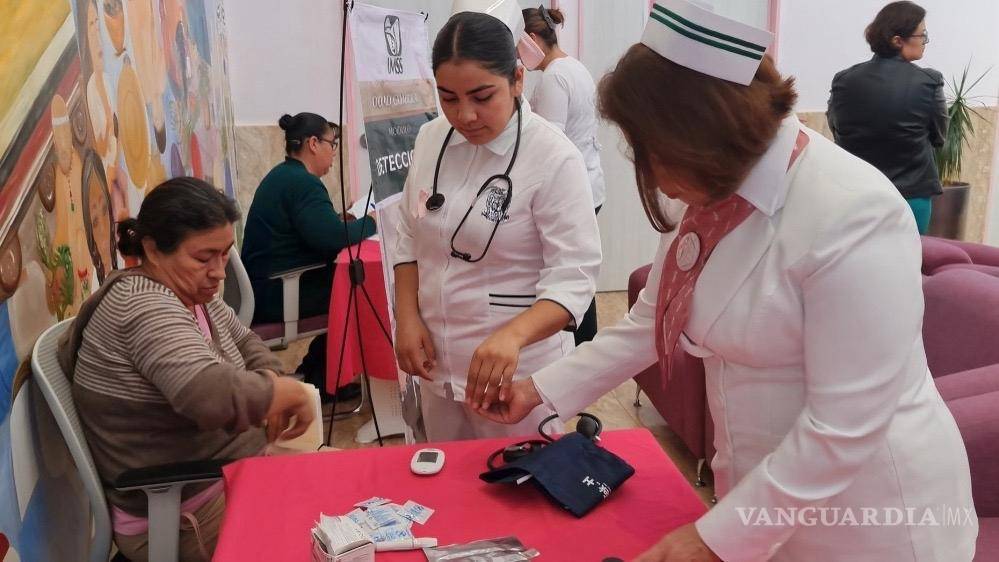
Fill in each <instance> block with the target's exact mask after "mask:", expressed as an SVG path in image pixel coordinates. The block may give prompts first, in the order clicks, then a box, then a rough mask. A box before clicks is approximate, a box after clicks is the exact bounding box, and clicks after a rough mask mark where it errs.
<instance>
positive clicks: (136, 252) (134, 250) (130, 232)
mask: <svg viewBox="0 0 999 562" xmlns="http://www.w3.org/2000/svg"><path fill="white" fill-rule="evenodd" d="M118 251H119V252H121V254H122V255H123V256H138V257H141V256H142V232H141V229H140V227H139V221H138V220H136V219H134V218H127V219H125V220H123V221H121V222H119V223H118Z"/></svg>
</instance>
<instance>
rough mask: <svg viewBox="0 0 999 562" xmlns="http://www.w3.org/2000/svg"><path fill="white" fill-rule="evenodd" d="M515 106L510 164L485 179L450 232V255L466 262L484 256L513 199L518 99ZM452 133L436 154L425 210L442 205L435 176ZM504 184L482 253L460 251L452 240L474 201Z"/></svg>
mask: <svg viewBox="0 0 999 562" xmlns="http://www.w3.org/2000/svg"><path fill="white" fill-rule="evenodd" d="M514 103H515V104H516V106H517V141H516V142H515V143H514V145H513V156H512V157H511V158H510V164H509V165H508V166H507V167H506V171H505V172H503V173H502V174H496V175H494V176H491V177H490V178H489V179H487V180H486V181H485V182H484V183H483V184H482V187H480V188H479V191H478V192H476V193H475V198H473V199H472V203H471V204H470V205H469V206H468V210H467V211H465V216H463V217H461V222H459V223H458V226H457V227H455V229H454V233H453V234H451V257H453V258H458V259H460V260H464V261H467V262H468V263H475V262H477V261H481V260H482V258H484V257H486V252H488V251H489V246H490V245H491V244H492V243H493V237H494V236H496V229H498V228H499V225H500V222H502V221H503V217H504V216H505V215H506V211H507V209H509V208H510V201H511V200H512V199H513V180H512V179H511V178H510V171H511V170H513V165H514V163H515V162H516V161H517V152H518V151H519V150H520V127H521V122H520V119H521V117H520V100H519V99H517V100H514ZM453 134H454V127H451V130H449V131H448V132H447V136H445V137H444V143H443V144H442V145H441V151H440V153H439V154H438V155H437V166H436V167H435V168H434V185H433V188H432V194H431V195H430V197H428V198H427V210H428V211H430V212H435V211H439V210H440V209H441V207H443V206H444V194H443V193H439V192H438V191H437V177H438V176H439V175H440V172H441V162H442V161H443V160H444V152H445V151H446V150H447V147H448V143H449V142H450V141H451V135H453ZM502 183H505V184H506V196H505V197H504V198H503V204H502V205H501V206H500V210H499V215H498V216H497V217H496V219H495V223H494V224H493V231H492V233H491V234H490V235H489V240H487V241H486V247H485V248H483V249H482V254H480V255H479V257H477V258H475V259H472V254H470V253H468V252H462V251H461V250H459V249H457V248H455V247H454V240H455V238H456V237H457V236H458V232H460V231H461V227H463V226H465V221H466V220H468V216H469V215H470V214H472V209H473V208H475V203H476V202H477V201H478V200H479V197H480V196H481V195H482V192H484V191H485V190H486V188H490V187H496V186H497V184H502Z"/></svg>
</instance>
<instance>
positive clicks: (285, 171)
mask: <svg viewBox="0 0 999 562" xmlns="http://www.w3.org/2000/svg"><path fill="white" fill-rule="evenodd" d="M345 226H346V228H345ZM374 233H375V223H374V221H372V220H371V218H369V217H362V218H361V219H358V220H356V221H350V222H347V223H344V221H343V219H341V218H340V215H339V214H338V213H337V212H336V209H334V208H333V203H332V201H330V196H329V192H327V191H326V186H324V185H323V182H322V181H320V179H319V178H317V177H316V176H314V175H312V174H310V173H309V171H308V170H306V169H305V165H304V164H302V163H301V162H300V161H298V160H296V159H294V158H286V159H285V161H284V162H282V163H281V164H278V165H277V166H275V167H274V168H273V169H272V170H271V171H270V172H268V173H267V175H266V176H264V179H263V180H261V182H260V187H258V188H257V191H256V193H254V194H253V203H251V204H250V212H249V213H247V215H246V228H245V229H244V231H243V250H242V252H240V257H241V258H242V259H243V265H244V266H245V267H246V273H247V274H248V275H249V277H250V284H251V285H252V286H253V297H254V300H255V301H256V305H255V307H254V312H253V320H254V322H276V321H280V320H281V319H282V308H283V305H282V303H283V300H282V289H281V280H280V279H274V280H270V279H268V277H270V276H271V275H273V274H275V273H279V272H282V271H287V270H289V269H294V268H296V267H301V266H304V265H311V264H315V263H322V262H327V264H328V265H327V267H326V268H325V269H319V270H313V271H308V272H306V273H305V274H303V275H302V277H301V279H300V281H299V283H300V284H299V293H298V294H299V316H301V317H304V316H312V315H316V314H326V313H327V311H328V308H329V294H330V288H331V283H332V279H333V276H332V271H333V270H332V267H331V262H332V261H333V259H334V258H336V255H337V254H338V253H340V250H342V249H343V248H345V247H347V246H348V245H351V244H357V243H359V242H360V241H361V240H363V239H365V238H367V237H369V236H371V235H372V234H374Z"/></svg>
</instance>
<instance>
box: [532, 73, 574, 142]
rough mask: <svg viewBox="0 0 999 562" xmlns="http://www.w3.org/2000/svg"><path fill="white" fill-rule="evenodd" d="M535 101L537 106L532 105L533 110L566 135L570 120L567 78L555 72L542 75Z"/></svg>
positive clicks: (535, 93)
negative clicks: (566, 125) (567, 124)
mask: <svg viewBox="0 0 999 562" xmlns="http://www.w3.org/2000/svg"><path fill="white" fill-rule="evenodd" d="M534 101H535V102H536V104H537V105H534V104H532V106H531V110H532V111H534V112H535V113H537V114H538V115H540V116H542V117H544V118H545V119H547V120H548V122H550V123H551V124H552V125H555V126H556V127H558V129H559V130H560V131H562V132H563V133H564V132H565V124H566V122H567V121H568V119H569V82H568V81H567V80H566V78H565V76H562V75H561V74H558V73H556V72H555V71H552V72H544V73H542V76H541V83H540V84H538V87H537V89H536V90H535V92H534Z"/></svg>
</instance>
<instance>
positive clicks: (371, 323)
mask: <svg viewBox="0 0 999 562" xmlns="http://www.w3.org/2000/svg"><path fill="white" fill-rule="evenodd" d="M348 252H349V253H348ZM350 255H354V256H355V257H356V256H358V255H359V256H360V259H361V261H362V262H364V279H365V281H364V289H366V290H367V294H368V296H369V297H371V304H373V305H374V309H375V310H372V306H371V305H369V304H368V300H367V299H366V298H365V297H364V291H362V290H361V287H358V288H357V292H356V294H355V296H354V298H356V299H358V303H357V316H356V317H355V315H354V305H353V303H351V302H350V290H351V285H350V272H349V271H348V266H349V260H350ZM348 304H349V306H348ZM376 312H377V316H376ZM355 319H356V320H357V321H358V322H359V323H360V327H361V337H362V338H363V339H364V341H363V348H364V361H363V363H362V361H361V343H362V342H361V341H360V340H359V339H358V337H357V327H356V325H357V324H356V323H355ZM379 320H380V321H381V325H382V326H384V327H385V329H386V330H391V325H390V324H389V316H388V298H386V295H385V276H384V275H383V274H382V254H381V248H380V245H379V243H378V242H377V241H375V240H364V241H363V242H361V243H360V244H359V245H357V246H351V247H350V248H348V249H344V250H343V251H341V252H340V253H339V254H338V255H337V257H336V262H335V269H334V272H333V289H332V291H331V293H330V314H329V336H328V338H327V344H326V345H327V348H326V372H327V373H329V376H327V377H326V391H327V392H330V393H333V392H336V390H335V388H336V380H337V377H336V373H337V372H338V371H339V370H341V368H340V365H341V363H340V350H341V348H342V349H343V352H344V353H343V368H342V374H341V375H340V386H343V385H345V384H347V383H348V382H350V381H351V379H353V378H354V376H355V375H358V374H360V373H361V372H362V371H364V368H363V366H362V365H366V366H367V371H368V376H371V377H377V378H381V379H386V380H393V381H394V380H397V377H398V370H397V369H396V363H395V352H394V351H393V350H392V342H390V341H389V340H388V339H387V338H386V337H385V334H384V332H382V329H381V327H379V325H378V322H379ZM345 327H346V339H344V335H345V334H344V328H345Z"/></svg>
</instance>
